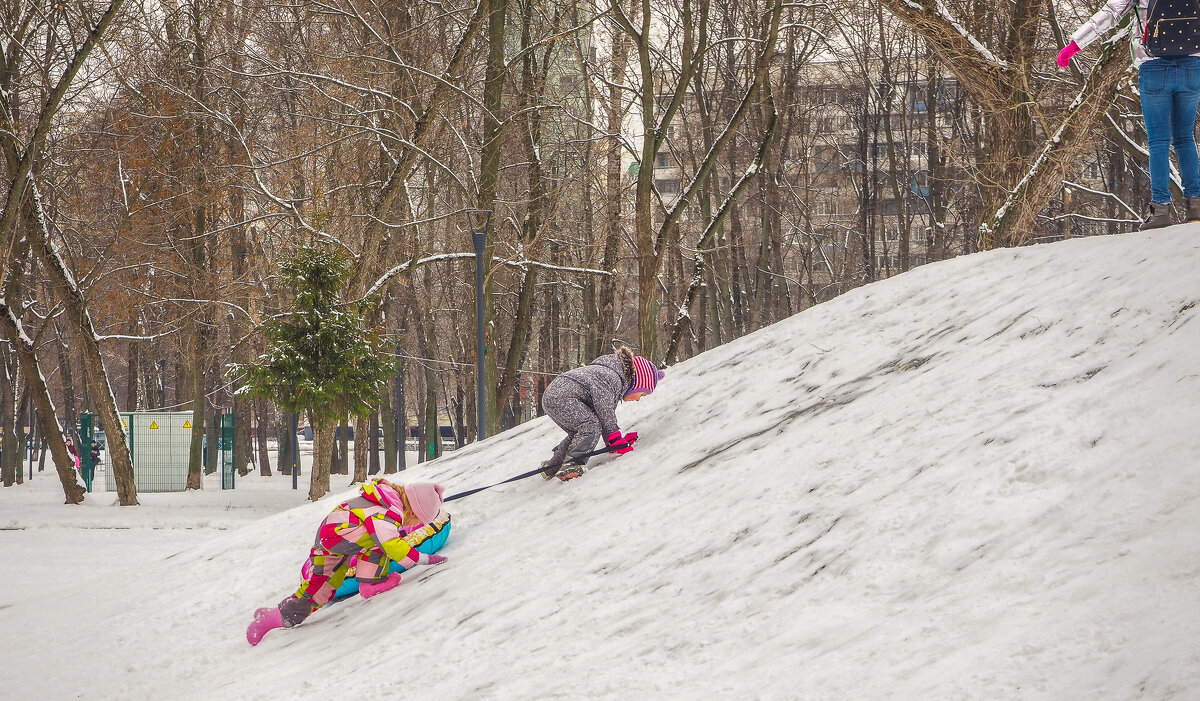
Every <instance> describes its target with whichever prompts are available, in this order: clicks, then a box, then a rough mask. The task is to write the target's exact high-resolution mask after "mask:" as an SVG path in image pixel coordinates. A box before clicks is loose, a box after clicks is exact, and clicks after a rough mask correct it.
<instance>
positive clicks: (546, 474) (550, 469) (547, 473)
mask: <svg viewBox="0 0 1200 701" xmlns="http://www.w3.org/2000/svg"><path fill="white" fill-rule="evenodd" d="M560 467H562V463H561V462H554V460H553V459H550V460H547V461H546V462H544V463H542V479H547V480H550V479H554V476H555V475H556V474H558V468H560Z"/></svg>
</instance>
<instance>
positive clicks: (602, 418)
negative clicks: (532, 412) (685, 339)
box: [542, 346, 663, 482]
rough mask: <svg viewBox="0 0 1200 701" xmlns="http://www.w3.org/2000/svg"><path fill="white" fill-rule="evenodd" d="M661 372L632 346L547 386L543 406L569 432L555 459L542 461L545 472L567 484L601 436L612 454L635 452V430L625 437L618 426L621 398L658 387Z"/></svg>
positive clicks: (632, 399)
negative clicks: (634, 350)
mask: <svg viewBox="0 0 1200 701" xmlns="http://www.w3.org/2000/svg"><path fill="white" fill-rule="evenodd" d="M662 376H663V371H662V370H659V369H658V368H656V367H654V364H653V363H651V362H650V361H649V360H646V359H645V358H643V357H642V356H640V355H634V354H633V351H632V350H630V349H629V347H628V346H619V347H618V348H617V350H616V351H615V352H613V353H610V354H608V355H602V356H600V357H599V358H596V359H595V360H593V361H592V362H591V364H590V365H585V366H583V367H581V368H575V369H574V370H568V371H567V372H564V373H563V374H561V375H559V376H558V377H556V378H554V380H553V381H552V382H551V383H550V385H549V386H548V387H546V392H545V393H544V394H543V395H542V408H543V409H544V410H545V411H546V414H547V415H548V416H549V417H550V418H551V419H553V420H554V423H556V424H558V426H559V428H561V429H562V430H564V431H566V432H567V437H566V438H564V439H563V440H562V442H561V443H559V444H558V445H557V446H555V447H554V453H553V454H552V456H551V458H550V459H549V460H547V461H546V462H544V463H542V468H543V470H542V476H543V477H545V478H546V479H550V478H551V477H558V478H559V479H560V480H563V481H564V482H565V481H567V480H569V479H574V478H575V477H578V476H579V475H581V474H583V465H584V464H585V463H586V462H587V460H588V459H587V457H586V456H587V454H588V453H590V452H592V450H593V449H594V448H595V447H596V441H597V440H599V438H600V437H601V436H603V437H604V442H605V444H607V445H608V446H609V447H616V449H615V450H613V451H612V452H614V453H617V454H618V455H622V454H624V453H628V452H629V451H631V450H633V444H634V442H635V441H636V440H637V433H634V432H630V433H627V434H625V435H624V436H622V435H621V430H620V426H618V425H617V402H620V401H626V402H636V401H638V400H639V399H641V398H642V397H644V396H646V395H647V394H650V393H651V392H653V391H654V387H655V386H656V385H657V384H658V381H659V380H661V379H662Z"/></svg>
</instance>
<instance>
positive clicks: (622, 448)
mask: <svg viewBox="0 0 1200 701" xmlns="http://www.w3.org/2000/svg"><path fill="white" fill-rule="evenodd" d="M637 438H638V435H637V432H636V431H630V432H629V433H626V434H625V435H624V436H622V435H621V432H620V431H613V432H612V433H610V434H608V435H607V436H605V437H604V442H605V443H607V444H608V447H609V448H612V449H613V450H612V451H611V452H613V453H616V454H617V455H624V454H625V453H628V452H629V451H631V450H633V444H634V443H635V442H637Z"/></svg>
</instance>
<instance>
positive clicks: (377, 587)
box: [358, 572, 400, 599]
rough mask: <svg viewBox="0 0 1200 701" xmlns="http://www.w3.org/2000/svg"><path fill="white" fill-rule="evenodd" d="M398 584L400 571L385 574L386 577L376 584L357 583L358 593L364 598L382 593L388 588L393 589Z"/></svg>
mask: <svg viewBox="0 0 1200 701" xmlns="http://www.w3.org/2000/svg"><path fill="white" fill-rule="evenodd" d="M399 585H400V573H399V572H393V573H391V574H389V575H388V576H387V579H385V580H383V581H382V582H380V583H378V584H372V583H370V582H363V583H362V584H359V585H358V593H359V595H360V596H362V598H364V599H370V598H371V597H372V596H375V595H376V594H382V593H384V592H385V591H387V590H389V589H395V588H396V587H397V586H399Z"/></svg>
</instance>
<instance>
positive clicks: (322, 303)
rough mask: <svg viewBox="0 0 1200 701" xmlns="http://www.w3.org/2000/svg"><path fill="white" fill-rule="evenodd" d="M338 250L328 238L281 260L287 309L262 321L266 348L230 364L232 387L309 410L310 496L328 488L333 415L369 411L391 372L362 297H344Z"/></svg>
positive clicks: (343, 263)
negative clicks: (289, 295) (290, 295)
mask: <svg viewBox="0 0 1200 701" xmlns="http://www.w3.org/2000/svg"><path fill="white" fill-rule="evenodd" d="M347 273H348V267H347V263H346V257H345V254H343V253H342V252H341V251H340V250H338V249H335V248H334V247H332V246H329V245H309V246H305V247H303V248H301V249H300V250H299V251H297V252H296V254H295V255H294V256H293V257H292V258H290V259H288V260H287V261H285V262H284V264H283V268H282V271H281V278H282V281H283V283H284V285H285V286H286V287H288V288H290V289H291V290H293V292H294V294H295V298H294V300H293V301H292V305H291V310H290V311H288V312H285V313H283V314H280V315H279V316H276V317H274V318H272V319H270V320H268V321H267V322H266V323H264V324H263V326H262V333H263V335H264V336H265V337H266V340H267V350H266V352H265V353H263V354H262V355H261V356H259V357H258V359H257V360H255V361H254V362H252V363H248V364H245V365H231V366H230V370H231V372H232V373H233V374H235V375H240V376H241V377H242V380H243V386H242V388H241V389H240V390H239V393H244V394H245V395H247V396H250V397H255V398H265V399H269V400H271V401H273V402H274V403H275V404H276V405H278V406H279V407H281V408H282V409H284V410H285V411H289V412H296V413H300V414H307V415H308V416H310V417H312V419H313V422H314V423H315V424H316V425H315V426H314V433H315V436H314V437H315V438H316V442H315V444H314V445H313V454H314V461H313V470H312V478H311V482H310V487H309V499H311V500H313V501H316V500H317V499H319V498H321V497H322V496H324V495H325V494H326V493H328V491H329V468H330V464H329V463H330V455H331V450H332V444H333V437H334V435H335V429H336V426H337V424H338V421H339V420H340V419H341V418H342V417H345V416H346V415H347V414H353V415H355V416H368V415H370V413H371V410H372V406H373V405H374V404H375V403H376V402H377V401H378V398H379V393H380V390H381V387H382V385H383V384H384V383H385V382H386V381H387V378H388V377H390V376H391V375H392V374H393V373H394V372H395V368H394V367H393V365H392V364H391V363H389V362H388V361H387V360H386V358H387V352H386V351H385V350H384V348H383V342H382V339H380V337H379V335H378V334H377V333H376V332H375V331H374V330H372V329H368V328H364V326H365V325H364V322H363V314H362V307H363V303H362V302H351V303H347V302H343V300H342V298H341V291H342V287H343V284H344V282H345V279H346V277H347Z"/></svg>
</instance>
